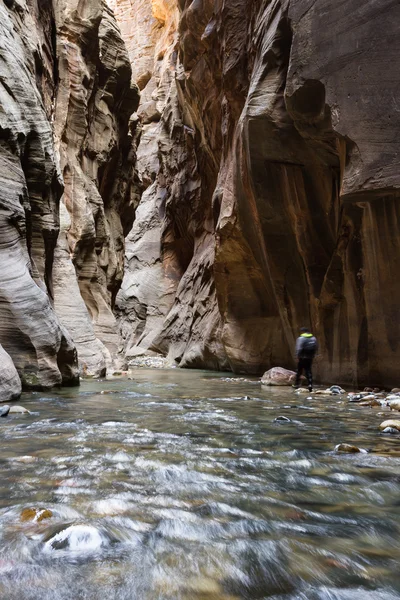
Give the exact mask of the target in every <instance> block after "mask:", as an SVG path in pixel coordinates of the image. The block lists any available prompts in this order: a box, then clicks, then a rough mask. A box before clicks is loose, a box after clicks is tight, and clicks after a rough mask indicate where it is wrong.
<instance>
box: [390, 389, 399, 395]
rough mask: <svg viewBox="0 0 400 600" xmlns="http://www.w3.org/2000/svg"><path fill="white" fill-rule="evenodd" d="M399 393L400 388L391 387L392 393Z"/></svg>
mask: <svg viewBox="0 0 400 600" xmlns="http://www.w3.org/2000/svg"><path fill="white" fill-rule="evenodd" d="M399 393H400V388H393V389H392V394H399Z"/></svg>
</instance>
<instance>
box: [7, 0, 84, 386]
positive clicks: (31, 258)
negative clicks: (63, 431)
mask: <svg viewBox="0 0 400 600" xmlns="http://www.w3.org/2000/svg"><path fill="white" fill-rule="evenodd" d="M54 57H55V49H54V19H53V14H52V7H51V4H50V3H47V2H36V1H35V0H32V1H31V2H29V3H28V4H27V3H25V1H24V0H8V1H7V2H5V3H1V4H0V343H1V344H2V346H3V347H4V350H5V351H6V352H7V353H8V354H9V355H10V356H11V358H12V360H13V361H14V364H15V366H16V368H17V370H18V373H19V376H20V379H21V381H22V384H23V385H26V386H32V387H50V386H52V385H57V384H61V383H75V382H76V381H77V378H78V370H77V358H76V350H75V346H74V344H73V342H72V340H71V337H70V335H69V333H67V331H66V330H65V329H64V328H63V327H62V326H61V324H60V322H59V320H58V318H57V317H56V315H55V312H54V310H53V307H52V302H53V278H52V266H53V257H54V249H55V246H56V242H57V236H58V227H59V218H58V204H59V199H60V196H61V194H62V178H61V173H60V170H59V167H58V161H57V158H56V155H55V151H54V145H53V134H52V129H51V125H50V120H51V114H52V103H53V100H54V86H55V71H56V64H55V60H54ZM5 370H6V371H7V372H8V374H9V375H10V373H11V371H12V369H11V368H9V367H7V368H6V369H5ZM3 371H4V370H3ZM14 375H15V374H13V375H12V378H13V381H14V383H13V386H14V387H15V385H17V387H18V382H17V384H16V383H15V377H14ZM9 381H10V378H9V376H8V375H7V373H6V374H4V372H2V374H1V375H0V388H1V389H2V390H3V391H4V390H5V389H7V386H8V385H9ZM2 393H3V392H2Z"/></svg>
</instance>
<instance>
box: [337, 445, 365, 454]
mask: <svg viewBox="0 0 400 600" xmlns="http://www.w3.org/2000/svg"><path fill="white" fill-rule="evenodd" d="M335 452H347V453H348V454H355V453H357V452H360V453H361V454H367V450H365V449H364V448H358V447H357V446H352V445H351V444H338V445H337V446H335Z"/></svg>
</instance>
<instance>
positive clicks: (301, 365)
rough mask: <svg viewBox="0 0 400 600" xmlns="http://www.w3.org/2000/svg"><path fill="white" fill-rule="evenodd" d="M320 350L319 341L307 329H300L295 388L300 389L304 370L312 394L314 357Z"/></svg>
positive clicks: (297, 345)
mask: <svg viewBox="0 0 400 600" xmlns="http://www.w3.org/2000/svg"><path fill="white" fill-rule="evenodd" d="M317 350H318V343H317V339H316V338H315V337H314V336H313V334H312V333H311V332H310V330H309V329H308V328H307V327H302V328H301V329H300V337H298V338H297V342H296V358H297V360H298V363H297V375H296V383H295V385H294V387H295V388H298V387H299V385H300V377H301V374H302V372H303V370H304V372H305V374H306V377H307V380H308V391H309V392H312V390H313V387H312V384H313V382H312V373H311V367H312V361H313V359H314V356H315V354H316V352H317Z"/></svg>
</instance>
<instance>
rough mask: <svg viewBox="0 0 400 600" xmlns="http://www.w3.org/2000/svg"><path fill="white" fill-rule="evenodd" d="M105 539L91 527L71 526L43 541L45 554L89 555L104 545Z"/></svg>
mask: <svg viewBox="0 0 400 600" xmlns="http://www.w3.org/2000/svg"><path fill="white" fill-rule="evenodd" d="M106 543H107V539H106V537H105V536H104V535H103V534H102V533H101V532H100V531H99V530H98V529H96V527H93V526H92V525H71V526H70V527H67V528H66V529H63V530H62V531H60V532H58V533H56V534H55V535H52V536H51V537H50V538H49V539H47V540H46V541H45V544H44V550H45V552H52V551H54V550H64V551H68V552H73V553H79V554H91V553H93V552H96V551H97V550H99V549H100V548H101V547H102V546H104V545H106Z"/></svg>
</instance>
